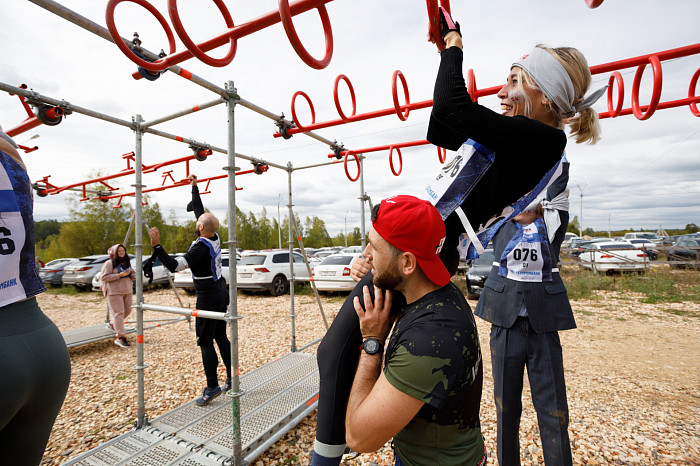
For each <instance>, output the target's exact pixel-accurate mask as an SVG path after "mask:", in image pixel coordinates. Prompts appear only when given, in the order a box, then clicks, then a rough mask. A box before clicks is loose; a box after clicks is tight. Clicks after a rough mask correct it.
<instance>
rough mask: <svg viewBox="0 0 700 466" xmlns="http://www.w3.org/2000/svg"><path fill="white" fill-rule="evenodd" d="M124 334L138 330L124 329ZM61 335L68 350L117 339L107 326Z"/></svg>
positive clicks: (81, 329) (101, 325) (85, 328)
mask: <svg viewBox="0 0 700 466" xmlns="http://www.w3.org/2000/svg"><path fill="white" fill-rule="evenodd" d="M124 332H125V333H126V334H127V335H128V334H130V333H134V332H136V329H135V328H134V327H124ZM61 335H63V339H64V340H65V342H66V346H67V347H68V348H72V347H74V346H80V345H86V344H88V343H92V342H95V341H101V340H108V339H110V338H115V337H116V334H115V333H114V330H112V329H111V328H109V327H107V325H106V324H97V325H93V326H91V327H83V328H76V329H73V330H66V331H65V332H61Z"/></svg>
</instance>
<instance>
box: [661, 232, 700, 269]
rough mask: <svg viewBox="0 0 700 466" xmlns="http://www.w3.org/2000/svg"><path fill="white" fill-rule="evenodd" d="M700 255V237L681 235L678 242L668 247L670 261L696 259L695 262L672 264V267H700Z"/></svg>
mask: <svg viewBox="0 0 700 466" xmlns="http://www.w3.org/2000/svg"><path fill="white" fill-rule="evenodd" d="M699 257H700V238H692V237H687V236H686V237H680V238H678V242H677V243H676V244H675V245H674V246H672V247H670V248H668V260H669V261H695V264H678V265H674V264H671V267H682V268H685V267H696V268H697V267H700V265H699V264H698V262H697V261H698V258H699Z"/></svg>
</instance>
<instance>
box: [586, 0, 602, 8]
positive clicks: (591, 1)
mask: <svg viewBox="0 0 700 466" xmlns="http://www.w3.org/2000/svg"><path fill="white" fill-rule="evenodd" d="M602 4H603V0H586V6H587V7H588V8H598V7H599V6H600V5H602Z"/></svg>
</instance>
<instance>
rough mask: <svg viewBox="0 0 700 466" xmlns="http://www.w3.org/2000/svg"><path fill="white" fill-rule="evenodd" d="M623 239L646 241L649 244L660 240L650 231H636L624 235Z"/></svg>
mask: <svg viewBox="0 0 700 466" xmlns="http://www.w3.org/2000/svg"><path fill="white" fill-rule="evenodd" d="M625 239H648V240H649V241H651V242H654V243H658V242H659V241H660V240H661V239H660V238H659V237H658V236H657V235H656V233H652V232H651V231H637V232H632V233H625Z"/></svg>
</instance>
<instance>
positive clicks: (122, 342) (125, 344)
mask: <svg viewBox="0 0 700 466" xmlns="http://www.w3.org/2000/svg"><path fill="white" fill-rule="evenodd" d="M114 344H115V345H117V346H121V347H122V348H128V347H130V346H131V345H130V344H129V342H128V341H127V339H126V337H119V338H117V339H116V340H114Z"/></svg>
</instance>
